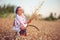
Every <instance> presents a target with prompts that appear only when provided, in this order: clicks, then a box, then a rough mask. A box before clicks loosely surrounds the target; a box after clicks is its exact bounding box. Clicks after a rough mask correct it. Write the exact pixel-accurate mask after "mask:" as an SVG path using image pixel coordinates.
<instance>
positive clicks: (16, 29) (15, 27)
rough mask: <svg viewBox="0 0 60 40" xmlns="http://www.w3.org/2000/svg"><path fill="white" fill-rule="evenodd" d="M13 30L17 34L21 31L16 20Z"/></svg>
mask: <svg viewBox="0 0 60 40" xmlns="http://www.w3.org/2000/svg"><path fill="white" fill-rule="evenodd" d="M13 30H14V31H16V32H19V31H20V23H19V22H18V21H17V20H16V18H15V19H14V23H13Z"/></svg>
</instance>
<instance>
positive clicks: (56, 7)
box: [0, 0, 60, 17]
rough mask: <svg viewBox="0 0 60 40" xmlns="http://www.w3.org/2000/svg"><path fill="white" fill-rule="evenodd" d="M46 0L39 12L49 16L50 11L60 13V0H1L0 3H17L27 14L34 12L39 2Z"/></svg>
mask: <svg viewBox="0 0 60 40" xmlns="http://www.w3.org/2000/svg"><path fill="white" fill-rule="evenodd" d="M42 1H45V2H44V4H43V5H42V7H41V8H40V9H39V12H38V14H39V13H40V14H42V15H43V16H44V17H46V16H48V15H49V14H50V12H53V13H55V12H56V13H57V15H59V14H60V0H0V5H4V4H5V5H7V4H11V5H15V6H17V5H18V6H21V7H22V8H23V9H24V12H25V13H26V14H29V15H30V14H32V12H33V11H34V9H35V8H37V7H38V6H39V4H41V3H42Z"/></svg>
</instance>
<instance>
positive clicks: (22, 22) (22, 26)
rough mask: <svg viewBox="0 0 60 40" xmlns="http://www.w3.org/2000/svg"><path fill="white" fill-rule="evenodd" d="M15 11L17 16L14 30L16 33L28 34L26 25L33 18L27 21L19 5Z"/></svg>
mask: <svg viewBox="0 0 60 40" xmlns="http://www.w3.org/2000/svg"><path fill="white" fill-rule="evenodd" d="M15 13H16V17H15V19H14V23H13V30H14V31H15V32H16V34H17V33H19V34H20V35H21V36H26V26H27V25H28V24H29V23H30V22H31V20H32V19H30V20H29V21H28V22H27V20H26V18H25V16H24V15H23V10H22V8H21V7H17V8H16V10H15Z"/></svg>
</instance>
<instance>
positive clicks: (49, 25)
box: [0, 18, 60, 40]
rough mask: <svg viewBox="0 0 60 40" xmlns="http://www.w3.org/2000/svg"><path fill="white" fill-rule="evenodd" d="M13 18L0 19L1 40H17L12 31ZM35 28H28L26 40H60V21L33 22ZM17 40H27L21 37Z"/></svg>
mask: <svg viewBox="0 0 60 40" xmlns="http://www.w3.org/2000/svg"><path fill="white" fill-rule="evenodd" d="M13 20H14V19H13V18H0V40H15V36H14V34H15V32H14V31H13V30H12V25H13ZM30 24H31V25H35V26H36V27H37V28H38V29H39V31H37V29H35V28H33V27H28V28H27V36H26V37H25V38H26V40H60V20H56V21H45V20H35V19H34V20H32V22H31V23H30ZM17 38H18V39H16V40H25V39H23V38H22V37H21V36H19V37H17Z"/></svg>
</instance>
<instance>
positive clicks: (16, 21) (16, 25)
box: [13, 13, 27, 32]
mask: <svg viewBox="0 0 60 40" xmlns="http://www.w3.org/2000/svg"><path fill="white" fill-rule="evenodd" d="M21 24H22V25H23V26H24V27H26V26H27V21H26V18H25V16H24V15H23V13H22V15H21V16H19V15H16V17H15V19H14V23H13V30H14V31H15V32H19V31H20V27H21Z"/></svg>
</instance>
